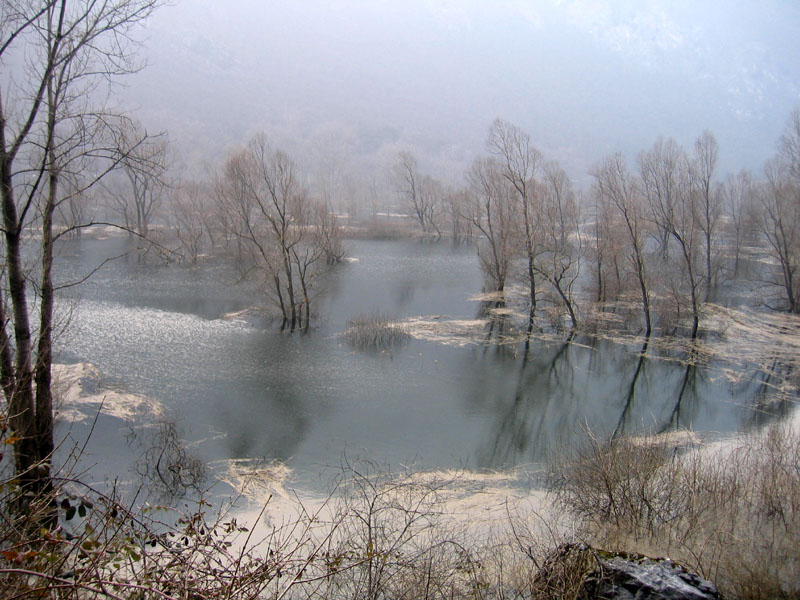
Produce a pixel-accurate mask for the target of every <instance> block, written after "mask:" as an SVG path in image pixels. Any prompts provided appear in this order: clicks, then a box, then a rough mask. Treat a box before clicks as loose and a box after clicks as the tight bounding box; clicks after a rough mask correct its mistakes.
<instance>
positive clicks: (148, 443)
mask: <svg viewBox="0 0 800 600" xmlns="http://www.w3.org/2000/svg"><path fill="white" fill-rule="evenodd" d="M182 435H183V434H182V432H181V431H180V429H179V428H178V426H177V425H176V423H175V422H174V421H170V420H166V419H162V420H160V421H159V422H158V423H156V424H155V425H154V428H153V429H152V431H150V430H148V431H146V432H145V435H144V436H141V435H140V436H137V440H138V442H139V443H140V445H141V446H142V447H143V453H142V455H141V456H140V457H139V460H137V461H136V467H135V468H136V472H137V474H138V475H139V476H140V477H141V478H142V482H143V483H144V484H145V485H146V486H147V487H148V488H149V489H151V490H152V491H153V492H155V493H156V495H158V496H159V497H161V498H162V499H165V500H166V499H173V500H174V499H177V498H182V497H183V496H185V495H187V494H188V493H190V492H192V491H194V492H202V487H203V485H204V483H205V482H206V479H207V472H206V465H205V463H204V462H203V461H202V460H200V459H199V458H198V457H197V456H195V455H193V454H192V453H191V451H190V450H189V449H188V448H187V446H186V442H185V441H184V440H183V437H182Z"/></svg>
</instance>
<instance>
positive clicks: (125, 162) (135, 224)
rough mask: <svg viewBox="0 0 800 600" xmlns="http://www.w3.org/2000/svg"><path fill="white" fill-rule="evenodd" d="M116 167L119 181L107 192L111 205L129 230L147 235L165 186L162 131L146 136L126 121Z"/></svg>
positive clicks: (165, 146)
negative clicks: (119, 176)
mask: <svg viewBox="0 0 800 600" xmlns="http://www.w3.org/2000/svg"><path fill="white" fill-rule="evenodd" d="M119 154H120V157H121V160H120V165H119V170H120V171H121V174H122V176H123V177H122V179H123V181H120V182H118V183H117V186H116V187H115V188H114V189H113V191H112V193H111V198H112V203H113V204H112V209H113V210H115V211H116V212H117V213H118V214H119V215H120V216H121V217H122V219H123V221H124V224H125V227H126V228H128V230H129V231H131V232H134V233H136V234H138V235H139V236H141V237H147V235H148V233H149V231H150V224H151V222H152V220H153V216H154V214H155V212H156V210H157V209H158V207H159V206H160V204H161V201H162V199H163V196H164V193H165V190H166V188H167V171H168V170H169V156H168V154H169V145H168V141H167V138H166V135H165V134H163V133H162V134H159V135H157V136H150V135H148V134H147V131H145V129H144V128H143V127H142V126H141V124H139V123H138V122H130V123H129V124H128V126H127V127H125V128H124V129H123V130H122V134H121V135H120V137H119Z"/></svg>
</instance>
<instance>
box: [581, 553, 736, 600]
mask: <svg viewBox="0 0 800 600" xmlns="http://www.w3.org/2000/svg"><path fill="white" fill-rule="evenodd" d="M597 562H598V565H597V567H596V569H595V570H594V571H592V572H590V573H589V574H588V575H587V576H586V578H585V579H584V582H583V586H582V588H583V589H582V593H581V594H580V597H583V598H587V599H589V598H592V599H594V598H598V599H600V598H602V599H609V600H610V599H614V600H719V599H720V598H721V596H720V594H719V592H718V591H717V588H716V587H715V586H714V584H713V583H711V582H710V581H708V580H706V579H703V578H702V577H700V576H699V575H696V574H694V573H690V572H689V571H687V570H686V569H684V568H683V567H682V566H680V565H678V564H676V563H675V562H673V561H671V560H670V559H668V558H665V559H650V558H646V557H641V556H629V557H623V556H614V557H613V558H611V559H604V558H600V559H599V560H598V561H597Z"/></svg>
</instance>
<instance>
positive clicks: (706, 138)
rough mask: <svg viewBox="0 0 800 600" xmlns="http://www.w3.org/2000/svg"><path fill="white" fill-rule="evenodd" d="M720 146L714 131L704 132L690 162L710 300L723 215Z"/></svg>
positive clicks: (707, 296) (696, 217)
mask: <svg viewBox="0 0 800 600" xmlns="http://www.w3.org/2000/svg"><path fill="white" fill-rule="evenodd" d="M718 153H719V146H718V145H717V140H716V139H715V138H714V135H713V134H712V133H711V132H710V131H704V132H703V133H702V134H701V135H700V137H699V138H697V141H695V143H694V155H693V156H692V161H691V165H690V175H691V182H692V192H693V193H694V194H695V198H694V199H693V205H694V210H695V213H694V214H695V219H696V220H697V225H698V227H699V228H700V231H701V233H702V235H703V244H704V251H705V281H706V290H705V300H706V302H707V301H708V299H709V297H710V295H711V292H712V290H713V289H714V287H715V286H716V268H715V266H714V265H713V264H712V263H714V262H715V245H716V235H715V234H716V229H717V223H718V222H719V219H720V216H721V214H722V200H721V196H720V195H719V193H718V192H717V190H716V189H715V188H714V173H715V171H716V168H717V154H718Z"/></svg>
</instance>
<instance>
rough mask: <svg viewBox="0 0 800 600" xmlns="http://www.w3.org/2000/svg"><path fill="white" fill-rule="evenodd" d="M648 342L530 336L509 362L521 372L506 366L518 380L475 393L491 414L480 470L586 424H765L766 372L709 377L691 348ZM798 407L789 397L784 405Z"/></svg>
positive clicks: (600, 429) (535, 456)
mask: <svg viewBox="0 0 800 600" xmlns="http://www.w3.org/2000/svg"><path fill="white" fill-rule="evenodd" d="M649 346H650V342H649V340H644V341H643V342H642V344H641V346H638V347H636V346H631V347H625V346H623V345H620V344H616V343H613V342H609V341H607V340H598V339H593V338H585V337H580V336H578V337H576V338H574V339H570V338H567V340H566V341H565V342H564V343H561V344H554V343H536V342H532V344H531V347H530V350H529V351H523V352H521V353H520V358H519V359H518V360H517V361H514V362H513V363H511V364H513V365H514V367H515V368H516V370H515V371H514V370H512V369H505V371H506V376H507V377H508V381H512V380H513V385H510V384H509V385H505V386H497V388H496V389H495V390H494V391H493V392H492V391H489V392H488V393H487V390H486V388H481V389H480V390H475V391H474V394H473V396H472V397H471V399H470V402H471V403H476V404H477V403H480V402H486V403H487V405H488V407H490V410H491V412H492V413H493V418H492V426H491V428H490V431H489V432H488V434H487V436H486V440H485V441H484V442H483V443H482V444H481V446H480V449H479V451H478V457H479V460H478V462H479V464H480V466H483V467H487V468H496V467H505V466H509V465H516V464H524V463H539V462H542V461H545V460H547V457H548V455H549V453H551V452H555V451H558V450H559V449H560V448H562V447H564V445H565V444H567V445H568V441H569V440H571V439H580V438H581V437H582V436H583V435H585V431H584V430H585V429H588V430H591V431H592V433H593V434H594V435H596V436H598V437H600V438H614V437H619V436H621V435H625V434H632V435H636V434H641V433H643V432H652V433H665V432H667V431H673V430H678V429H693V430H696V431H701V432H702V431H736V430H739V429H741V428H743V427H745V426H746V425H747V423H749V422H751V420H752V419H753V418H757V419H758V420H759V421H762V422H763V420H764V416H765V413H764V411H763V410H762V409H761V407H760V404H761V401H760V399H759V398H760V397H761V394H762V393H763V391H764V389H765V386H764V384H763V383H762V382H761V379H762V378H761V377H754V379H753V380H752V381H750V382H749V383H742V384H738V385H732V384H729V383H727V382H726V381H724V380H723V381H721V382H720V381H717V380H715V379H713V378H711V377H709V372H710V369H713V365H712V366H711V367H699V366H698V365H697V360H696V356H695V355H694V354H693V353H692V352H691V351H690V352H689V353H681V352H678V351H672V352H666V351H659V352H655V353H654V352H653V350H652V349H651V348H650V347H649ZM756 371H757V369H756V368H755V366H754V367H753V372H754V373H755V372H756ZM487 375H488V374H487ZM770 396H774V390H772V392H771V394H770ZM770 403H774V398H773V400H771V401H770ZM792 404H793V400H790V399H787V400H783V401H781V404H780V406H783V407H790V406H792ZM785 410H788V408H785ZM778 412H779V411H772V413H771V414H772V415H773V417H772V418H775V416H776V415H777V414H778ZM756 415H758V416H756Z"/></svg>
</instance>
